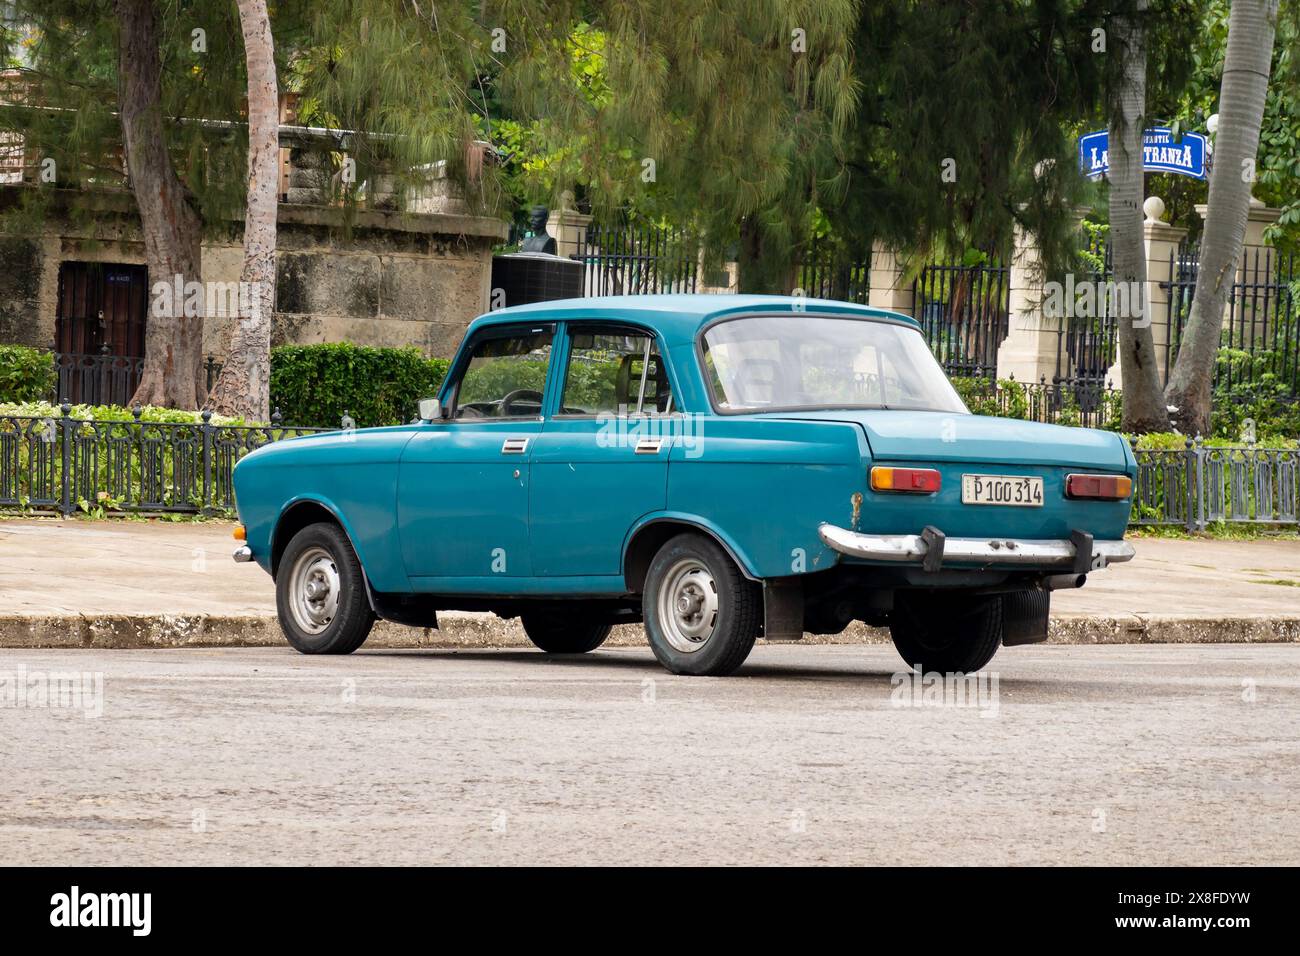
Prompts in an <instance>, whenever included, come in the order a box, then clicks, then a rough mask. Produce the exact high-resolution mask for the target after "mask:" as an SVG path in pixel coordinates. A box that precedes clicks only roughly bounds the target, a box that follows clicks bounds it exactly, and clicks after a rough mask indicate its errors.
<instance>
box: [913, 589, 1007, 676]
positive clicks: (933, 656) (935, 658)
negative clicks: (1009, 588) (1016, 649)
mask: <svg viewBox="0 0 1300 956" xmlns="http://www.w3.org/2000/svg"><path fill="white" fill-rule="evenodd" d="M889 634H890V636H891V637H892V638H893V639H894V647H895V648H896V649H897V650H898V653H899V654H900V655H901V656H902V658H903V660H905V661H906V662H907V663H908V665H909V666H910V667H912V668H913V669H914V670H916V671H918V672H920V673H927V672H930V671H939V672H941V673H945V674H972V673H974V672H975V671H978V670H979V669H980V668H982V667H983V666H984V665H985V664H987V663H988V662H989V661H990V660H992V659H993V655H994V654H996V653H997V651H998V646H999V645H1000V644H1001V643H1002V601H1001V599H1000V597H999V596H998V595H985V596H978V595H962V594H942V593H937V592H933V591H904V592H901V593H899V594H898V595H897V597H896V598H895V602H894V610H893V611H892V612H891V613H890V615H889Z"/></svg>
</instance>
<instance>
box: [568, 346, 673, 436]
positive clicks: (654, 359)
mask: <svg viewBox="0 0 1300 956" xmlns="http://www.w3.org/2000/svg"><path fill="white" fill-rule="evenodd" d="M560 406H561V407H560V414H561V415H600V414H602V413H606V414H614V415H637V414H641V415H658V414H664V413H667V412H669V411H671V410H672V394H671V392H670V390H669V386H668V370H667V368H665V367H664V362H663V359H662V358H661V357H660V356H659V353H658V352H657V351H656V350H655V342H654V338H653V337H652V336H649V335H647V334H645V333H643V332H632V331H628V332H618V331H608V332H603V331H600V332H597V331H583V330H582V328H581V327H578V328H575V329H574V330H573V332H572V334H571V345H570V348H569V367H568V368H567V369H566V370H565V374H564V392H563V397H562V398H561V399H560Z"/></svg>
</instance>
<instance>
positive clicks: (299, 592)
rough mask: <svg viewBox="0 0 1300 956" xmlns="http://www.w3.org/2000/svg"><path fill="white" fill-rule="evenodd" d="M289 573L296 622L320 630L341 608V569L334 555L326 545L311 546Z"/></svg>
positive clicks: (290, 596)
mask: <svg viewBox="0 0 1300 956" xmlns="http://www.w3.org/2000/svg"><path fill="white" fill-rule="evenodd" d="M289 574H290V577H289V609H290V611H291V612H292V614H293V620H294V623H295V624H297V625H298V627H300V628H302V630H304V631H306V632H307V633H308V634H319V633H320V632H321V631H323V630H325V628H327V627H329V626H330V622H331V621H333V620H334V615H336V614H337V613H338V610H339V570H338V566H337V565H336V564H335V563H334V556H333V555H331V554H330V553H329V552H328V551H326V550H325V549H324V548H308V549H307V550H306V551H304V552H303V553H302V554H300V555H299V556H298V560H297V561H295V562H294V564H293V570H292V571H290V573H289Z"/></svg>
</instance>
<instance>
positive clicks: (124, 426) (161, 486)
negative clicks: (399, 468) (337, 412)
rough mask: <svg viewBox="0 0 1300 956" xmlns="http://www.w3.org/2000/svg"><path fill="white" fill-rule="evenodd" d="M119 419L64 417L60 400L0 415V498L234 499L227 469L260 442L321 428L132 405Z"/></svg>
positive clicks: (56, 505)
mask: <svg viewBox="0 0 1300 956" xmlns="http://www.w3.org/2000/svg"><path fill="white" fill-rule="evenodd" d="M122 412H123V418H122V420H120V421H105V420H94V421H92V420H88V419H80V418H73V417H72V407H71V406H70V405H68V404H67V403H64V404H63V405H62V406H61V407H60V414H59V415H52V416H49V417H45V418H38V417H30V416H17V415H0V508H18V509H22V510H31V511H38V512H59V513H61V514H65V515H68V514H73V513H74V512H77V511H86V512H95V511H100V510H102V511H104V512H114V511H118V512H178V513H184V514H211V513H214V512H221V511H228V510H230V509H232V508H234V504H235V498H234V487H233V485H232V483H231V473H232V472H233V471H234V467H235V463H236V462H238V461H239V459H240V458H242V457H243V456H244V455H246V454H248V453H249V452H250V451H253V450H254V449H256V448H260V447H261V446H262V445H265V444H267V443H269V442H273V441H278V440H280V439H282V438H292V437H294V436H296V435H305V434H311V433H314V432H319V431H324V430H325V429H319V428H298V427H286V426H284V425H281V424H280V414H279V412H278V411H277V412H276V413H275V414H274V415H272V420H271V424H269V425H217V424H213V422H212V414H211V413H210V412H206V411H205V412H204V413H203V414H202V421H200V422H153V421H147V420H144V419H143V417H142V415H143V412H142V410H141V409H140V408H139V407H138V406H137V407H136V408H134V409H132V410H131V411H129V412H128V411H127V410H126V409H123V410H122Z"/></svg>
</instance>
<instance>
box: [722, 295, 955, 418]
mask: <svg viewBox="0 0 1300 956" xmlns="http://www.w3.org/2000/svg"><path fill="white" fill-rule="evenodd" d="M704 366H705V377H706V378H707V379H708V381H709V387H710V389H711V390H712V391H713V400H714V402H715V404H716V405H717V407H718V408H719V409H720V410H722V411H732V412H757V411H769V410H789V409H818V408H895V409H911V410H916V411H936V412H956V413H965V412H966V406H965V405H963V404H962V400H961V398H960V397H959V396H958V395H957V392H956V390H955V389H954V388H953V387H952V384H951V383H950V382H949V381H948V377H947V376H946V375H944V373H943V369H942V368H940V367H939V363H938V362H936V361H935V359H934V356H933V355H932V354H931V353H930V349H929V348H928V347H927V346H926V344H925V341H924V339H922V338H921V333H920V332H918V331H917V330H915V329H912V328H909V327H907V326H903V325H896V324H894V323H891V322H875V321H871V320H869V319H867V320H864V319H850V318H836V317H833V316H821V315H806V314H805V315H794V316H789V315H782V316H753V317H751V318H743V319H732V320H729V321H726V322H719V323H718V324H717V325H714V326H712V327H710V328H709V329H707V330H706V331H705V332H704Z"/></svg>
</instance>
